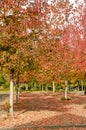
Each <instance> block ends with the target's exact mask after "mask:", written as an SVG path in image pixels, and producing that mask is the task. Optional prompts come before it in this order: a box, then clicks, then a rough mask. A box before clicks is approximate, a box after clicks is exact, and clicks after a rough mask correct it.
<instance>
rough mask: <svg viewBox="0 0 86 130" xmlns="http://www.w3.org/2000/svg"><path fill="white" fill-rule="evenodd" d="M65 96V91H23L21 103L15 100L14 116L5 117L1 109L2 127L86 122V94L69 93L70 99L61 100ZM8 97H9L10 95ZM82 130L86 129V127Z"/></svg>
mask: <svg viewBox="0 0 86 130" xmlns="http://www.w3.org/2000/svg"><path fill="white" fill-rule="evenodd" d="M0 95H1V94H0ZM1 96H2V95H1ZM1 96H0V97H1ZM6 96H7V95H6ZM63 96H64V95H63V93H55V94H53V93H42V92H41V93H40V92H32V93H31V92H27V93H21V94H20V97H19V103H18V104H16V103H15V101H14V117H13V118H12V117H10V116H7V117H6V118H5V114H6V113H5V114H4V112H3V111H0V114H1V116H0V128H9V127H20V126H26V125H29V126H32V125H35V126H44V125H59V124H64V125H66V124H86V96H85V95H83V94H75V93H69V94H68V97H69V98H70V100H61V98H62V97H63ZM2 97H3V96H2ZM0 99H1V98H0ZM6 99H7V100H8V99H9V95H8V98H7V97H6ZM6 99H5V98H2V99H1V101H6ZM1 103H2V102H1ZM68 130H69V129H68ZM71 130H73V128H72V129H71ZM74 130H75V129H74ZM77 130H78V129H77ZM80 130H86V128H82V129H80Z"/></svg>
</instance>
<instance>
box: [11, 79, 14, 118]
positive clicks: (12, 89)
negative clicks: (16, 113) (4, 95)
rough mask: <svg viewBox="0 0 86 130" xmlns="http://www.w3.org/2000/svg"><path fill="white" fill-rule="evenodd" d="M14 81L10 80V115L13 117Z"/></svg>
mask: <svg viewBox="0 0 86 130" xmlns="http://www.w3.org/2000/svg"><path fill="white" fill-rule="evenodd" d="M13 91H14V88H13V79H11V80H10V115H11V116H13Z"/></svg>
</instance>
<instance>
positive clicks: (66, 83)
mask: <svg viewBox="0 0 86 130" xmlns="http://www.w3.org/2000/svg"><path fill="white" fill-rule="evenodd" d="M67 92H68V82H67V81H65V99H67V98H68V97H67Z"/></svg>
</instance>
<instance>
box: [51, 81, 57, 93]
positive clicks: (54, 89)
mask: <svg viewBox="0 0 86 130" xmlns="http://www.w3.org/2000/svg"><path fill="white" fill-rule="evenodd" d="M52 84H53V93H55V91H56V88H55V82H54V81H53V82H52Z"/></svg>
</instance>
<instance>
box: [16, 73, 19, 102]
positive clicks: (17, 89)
mask: <svg viewBox="0 0 86 130" xmlns="http://www.w3.org/2000/svg"><path fill="white" fill-rule="evenodd" d="M19 94H20V91H19V71H18V74H17V87H16V103H18V98H19Z"/></svg>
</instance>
